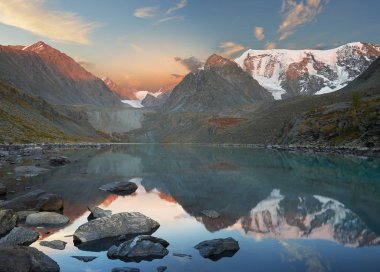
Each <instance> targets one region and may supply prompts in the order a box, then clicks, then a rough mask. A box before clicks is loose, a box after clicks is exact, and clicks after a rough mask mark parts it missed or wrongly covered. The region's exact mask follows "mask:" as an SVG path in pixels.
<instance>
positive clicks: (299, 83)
mask: <svg viewBox="0 0 380 272" xmlns="http://www.w3.org/2000/svg"><path fill="white" fill-rule="evenodd" d="M379 56H380V45H375V44H369V43H361V42H356V43H348V44H345V45H342V46H340V47H337V48H334V49H330V50H309V49H305V50H286V49H270V50H251V49H250V50H248V51H246V52H244V53H243V54H242V55H241V56H240V57H239V58H237V59H235V62H236V63H237V64H238V65H239V66H240V67H241V68H243V70H245V71H247V72H249V73H250V74H251V75H252V77H253V78H254V79H256V80H257V81H258V82H259V83H260V85H262V86H263V87H264V88H266V89H268V90H269V91H271V93H272V95H273V97H274V98H275V99H281V98H284V97H291V96H296V95H308V94H309V95H310V94H323V93H329V92H333V91H337V90H339V89H341V88H343V87H344V86H346V85H347V84H348V83H349V82H350V81H352V80H354V79H355V78H356V77H357V76H359V75H360V74H361V73H362V72H364V71H365V70H366V69H367V68H368V66H369V65H370V64H371V63H372V62H373V61H374V60H375V59H376V58H377V57H379Z"/></svg>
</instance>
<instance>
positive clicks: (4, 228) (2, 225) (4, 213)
mask: <svg viewBox="0 0 380 272" xmlns="http://www.w3.org/2000/svg"><path fill="white" fill-rule="evenodd" d="M16 223H17V214H16V213H15V212H14V211H12V210H0V236H2V235H4V234H6V233H7V232H9V231H10V230H12V229H13V228H14V227H15V226H16Z"/></svg>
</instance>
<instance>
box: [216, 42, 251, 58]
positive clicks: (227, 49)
mask: <svg viewBox="0 0 380 272" xmlns="http://www.w3.org/2000/svg"><path fill="white" fill-rule="evenodd" d="M219 47H220V48H221V49H223V52H222V53H221V55H222V56H223V57H225V58H229V57H231V56H232V55H234V54H235V53H237V52H240V51H242V50H244V49H245V47H244V46H243V45H241V44H238V43H234V42H223V43H221V44H220V45H219Z"/></svg>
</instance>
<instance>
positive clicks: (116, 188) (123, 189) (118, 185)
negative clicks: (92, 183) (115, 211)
mask: <svg viewBox="0 0 380 272" xmlns="http://www.w3.org/2000/svg"><path fill="white" fill-rule="evenodd" d="M99 189H100V190H102V191H107V192H110V193H113V194H120V195H129V194H132V193H134V192H135V191H136V190H137V185H136V183H133V182H130V181H115V182H111V183H107V184H104V185H102V186H100V188H99Z"/></svg>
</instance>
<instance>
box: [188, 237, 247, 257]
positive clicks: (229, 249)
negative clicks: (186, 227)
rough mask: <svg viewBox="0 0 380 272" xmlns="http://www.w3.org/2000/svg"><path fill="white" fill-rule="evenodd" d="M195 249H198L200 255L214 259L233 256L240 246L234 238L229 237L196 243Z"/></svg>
mask: <svg viewBox="0 0 380 272" xmlns="http://www.w3.org/2000/svg"><path fill="white" fill-rule="evenodd" d="M195 249H198V250H199V254H201V256H202V257H204V258H209V259H211V260H214V261H216V260H219V259H220V258H222V257H231V256H233V255H234V254H235V253H236V252H237V251H238V250H239V249H240V247H239V243H238V242H237V241H236V240H234V239H233V238H231V237H229V238H225V239H214V240H207V241H203V242H201V243H199V244H198V245H196V246H195Z"/></svg>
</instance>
